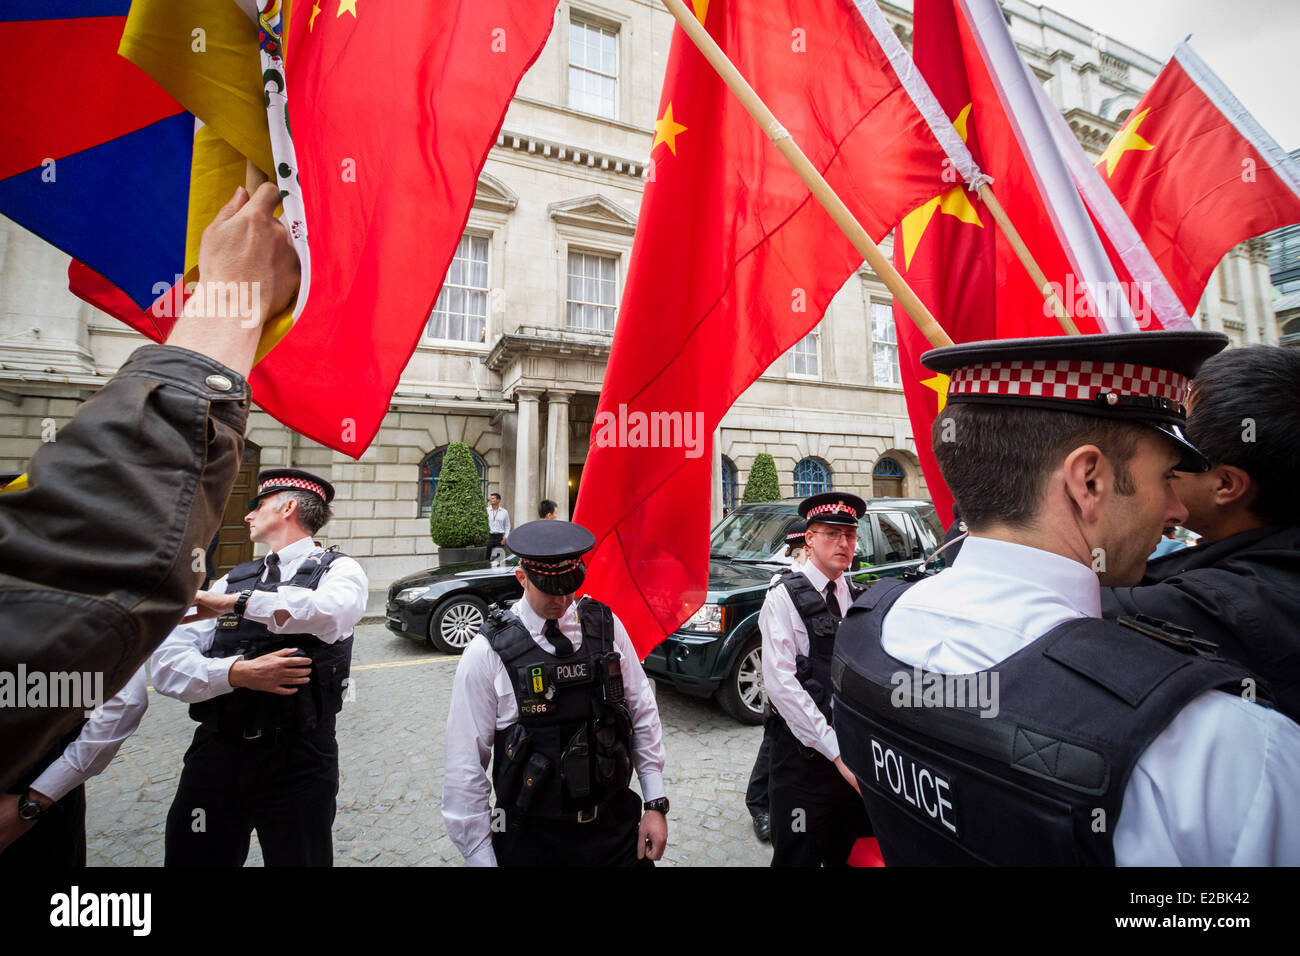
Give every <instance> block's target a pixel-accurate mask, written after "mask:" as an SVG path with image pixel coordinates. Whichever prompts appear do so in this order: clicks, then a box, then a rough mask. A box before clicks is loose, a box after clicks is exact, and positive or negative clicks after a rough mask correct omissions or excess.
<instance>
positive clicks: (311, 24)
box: [307, 3, 356, 30]
mask: <svg viewBox="0 0 1300 956" xmlns="http://www.w3.org/2000/svg"><path fill="white" fill-rule="evenodd" d="M318 16H320V4H319V3H317V4H314V5H313V6H312V8H311V19H310V20H308V21H307V29H308V30H315V29H316V18H317V17H318ZM353 16H356V14H353Z"/></svg>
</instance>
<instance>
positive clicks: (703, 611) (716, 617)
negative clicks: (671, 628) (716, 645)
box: [682, 604, 727, 634]
mask: <svg viewBox="0 0 1300 956" xmlns="http://www.w3.org/2000/svg"><path fill="white" fill-rule="evenodd" d="M726 619H727V615H726V614H725V613H723V608H722V605H721V604H703V605H701V606H700V609H699V610H698V611H696V612H695V613H694V614H692V615H691V616H690V618H689V619H688V620H687V621H686V623H685V624H683V625H682V630H684V631H701V632H703V633H705V634H721V633H722V632H723V631H724V630H725V629H726Z"/></svg>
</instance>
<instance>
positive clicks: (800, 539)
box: [785, 518, 808, 545]
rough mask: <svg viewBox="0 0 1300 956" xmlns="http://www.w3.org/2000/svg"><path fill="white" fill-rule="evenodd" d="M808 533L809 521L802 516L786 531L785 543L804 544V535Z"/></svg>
mask: <svg viewBox="0 0 1300 956" xmlns="http://www.w3.org/2000/svg"><path fill="white" fill-rule="evenodd" d="M807 533H808V522H807V521H804V520H803V519H802V518H800V519H799V520H798V521H796V522H795V523H794V524H792V525H790V527H789V528H787V529H786V532H785V543H786V544H796V545H802V544H803V543H804V541H805V540H806V539H805V537H804V535H806V534H807Z"/></svg>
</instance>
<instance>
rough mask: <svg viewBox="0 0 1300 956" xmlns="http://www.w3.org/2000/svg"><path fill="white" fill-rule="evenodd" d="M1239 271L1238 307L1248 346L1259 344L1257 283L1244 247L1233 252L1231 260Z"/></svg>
mask: <svg viewBox="0 0 1300 956" xmlns="http://www.w3.org/2000/svg"><path fill="white" fill-rule="evenodd" d="M1229 262H1230V263H1231V265H1232V267H1233V268H1234V269H1236V270H1237V307H1238V309H1240V314H1241V321H1242V322H1243V323H1245V325H1246V338H1245V344H1246V345H1256V344H1258V342H1259V311H1260V309H1259V302H1258V301H1257V300H1256V298H1255V283H1254V282H1253V281H1252V280H1251V275H1250V271H1251V270H1250V253H1249V252H1248V251H1247V247H1246V246H1244V245H1241V246H1238V247H1237V248H1236V249H1234V250H1232V258H1231V259H1230V260H1229Z"/></svg>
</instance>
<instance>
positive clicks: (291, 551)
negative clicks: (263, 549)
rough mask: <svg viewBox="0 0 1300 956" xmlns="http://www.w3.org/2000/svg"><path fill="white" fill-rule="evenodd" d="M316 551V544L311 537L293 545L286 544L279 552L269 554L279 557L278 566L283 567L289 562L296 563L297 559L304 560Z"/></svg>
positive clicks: (303, 538) (305, 537)
mask: <svg viewBox="0 0 1300 956" xmlns="http://www.w3.org/2000/svg"><path fill="white" fill-rule="evenodd" d="M315 549H316V542H315V541H313V540H312V539H311V535H306V536H304V537H301V538H299V539H298V540H297V541H295V542H294V543H293V544H287V545H285V546H284V547H283V548H281V549H280V550H279V551H274V552H271V553H272V554H277V555H279V557H280V565H281V567H283V566H284V565H285V564H287V563H288V562H290V561H296V560H297V559H298V558H305V557H307V555H309V554H311V553H312V551H314V550H315Z"/></svg>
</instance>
